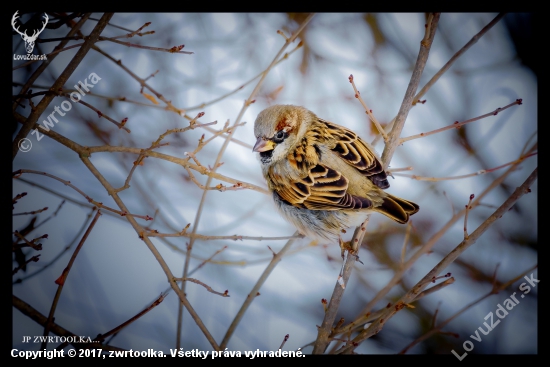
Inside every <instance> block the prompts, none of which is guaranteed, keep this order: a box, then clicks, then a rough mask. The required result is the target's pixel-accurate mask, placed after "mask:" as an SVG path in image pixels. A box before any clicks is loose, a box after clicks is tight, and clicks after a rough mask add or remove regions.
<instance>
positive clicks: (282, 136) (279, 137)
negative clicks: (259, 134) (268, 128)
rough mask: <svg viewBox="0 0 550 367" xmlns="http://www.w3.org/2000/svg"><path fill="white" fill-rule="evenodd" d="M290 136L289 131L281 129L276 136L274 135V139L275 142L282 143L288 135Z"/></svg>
mask: <svg viewBox="0 0 550 367" xmlns="http://www.w3.org/2000/svg"><path fill="white" fill-rule="evenodd" d="M287 136H288V134H287V133H285V132H284V130H279V131H277V133H276V134H275V136H273V139H272V140H273V141H274V142H275V143H281V142H282V141H283V140H285V139H286V137H287Z"/></svg>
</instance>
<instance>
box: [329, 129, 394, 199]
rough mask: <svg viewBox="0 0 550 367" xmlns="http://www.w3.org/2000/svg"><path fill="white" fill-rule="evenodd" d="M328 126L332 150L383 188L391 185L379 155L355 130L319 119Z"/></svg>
mask: <svg viewBox="0 0 550 367" xmlns="http://www.w3.org/2000/svg"><path fill="white" fill-rule="evenodd" d="M319 122H321V123H322V124H324V125H325V126H326V133H327V135H329V136H331V139H330V140H331V141H332V142H333V143H334V147H332V148H331V149H332V151H334V152H335V153H337V154H338V155H339V156H340V157H341V158H342V159H343V160H344V161H345V162H346V163H348V164H349V165H350V166H353V167H355V168H356V169H357V170H358V171H359V172H361V173H362V174H363V175H365V176H366V177H367V178H368V179H370V180H371V181H372V182H373V183H374V184H375V185H376V186H378V187H379V188H381V189H387V188H388V187H390V183H389V182H388V180H387V175H386V172H385V171H384V167H383V166H382V163H381V162H380V161H379V160H378V157H377V156H376V155H375V154H374V152H373V150H372V148H370V147H369V145H368V144H367V143H365V142H364V141H363V140H362V139H361V138H360V137H358V136H357V134H355V133H354V132H353V131H351V130H349V129H347V128H345V127H343V126H340V125H336V124H334V123H332V122H329V121H325V120H322V119H319Z"/></svg>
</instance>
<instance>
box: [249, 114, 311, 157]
mask: <svg viewBox="0 0 550 367" xmlns="http://www.w3.org/2000/svg"><path fill="white" fill-rule="evenodd" d="M311 115H313V114H312V113H311V112H310V111H308V110H307V109H305V108H303V107H300V106H293V105H275V106H271V107H268V108H266V109H265V110H263V111H262V112H260V113H259V114H258V117H257V118H256V121H255V122H254V135H255V136H256V139H257V140H256V144H255V145H254V148H253V149H252V150H253V151H254V152H258V153H259V155H260V161H261V162H262V164H266V165H270V164H273V163H274V162H277V161H279V160H281V159H284V158H285V157H286V156H287V155H288V152H290V151H291V149H292V148H294V147H295V146H296V143H297V142H298V141H300V139H301V138H302V137H303V136H304V135H305V132H306V131H307V129H308V122H309V121H311V119H312V116H311Z"/></svg>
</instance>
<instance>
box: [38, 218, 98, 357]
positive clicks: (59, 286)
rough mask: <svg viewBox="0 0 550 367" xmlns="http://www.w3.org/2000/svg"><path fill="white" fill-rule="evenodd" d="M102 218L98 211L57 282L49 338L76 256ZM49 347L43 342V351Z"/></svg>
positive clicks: (46, 329) (46, 332) (45, 331)
mask: <svg viewBox="0 0 550 367" xmlns="http://www.w3.org/2000/svg"><path fill="white" fill-rule="evenodd" d="M100 216H101V212H100V211H99V210H98V211H97V212H96V214H95V216H94V219H93V220H92V222H91V223H90V225H89V226H88V229H86V232H85V233H84V236H82V239H81V240H80V243H79V244H78V246H76V248H75V250H74V252H73V254H72V256H71V259H70V260H69V263H68V264H67V266H66V267H65V269H64V270H63V273H62V274H61V276H60V277H59V278H57V280H56V281H55V284H57V291H56V293H55V296H54V298H53V301H52V306H51V307H50V314H49V315H48V321H47V323H46V326H45V327H44V336H48V335H49V334H50V327H51V323H52V321H53V315H54V314H55V309H56V308H57V302H58V301H59V297H61V291H62V290H63V286H64V285H65V281H66V280H67V276H68V275H69V272H70V271H71V268H72V266H73V263H74V261H75V259H76V256H77V255H78V253H79V252H80V249H81V248H82V246H83V245H84V242H86V239H87V238H88V236H89V235H90V232H92V229H93V228H94V226H95V224H96V222H97V220H98V219H99V217H100ZM47 345H48V338H45V339H44V341H43V342H42V346H41V349H44V348H46V346H47Z"/></svg>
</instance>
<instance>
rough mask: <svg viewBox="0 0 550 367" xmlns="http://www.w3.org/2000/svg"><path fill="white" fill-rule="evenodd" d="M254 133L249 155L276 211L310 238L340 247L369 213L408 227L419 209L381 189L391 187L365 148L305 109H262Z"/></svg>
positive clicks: (348, 133)
mask: <svg viewBox="0 0 550 367" xmlns="http://www.w3.org/2000/svg"><path fill="white" fill-rule="evenodd" d="M254 134H255V135H256V138H257V140H256V144H255V145H254V148H253V151H254V152H257V153H258V156H259V160H260V162H261V166H262V172H263V175H264V177H265V179H266V181H267V185H268V187H269V189H270V190H271V191H272V192H273V199H274V200H275V205H276V207H277V209H278V210H279V212H280V213H281V214H282V215H283V217H284V218H285V219H286V220H287V221H289V222H290V223H292V224H293V225H294V226H295V227H296V228H297V229H298V231H299V232H301V233H302V234H305V235H307V236H308V237H311V238H316V239H321V240H325V241H326V240H328V241H340V245H342V242H341V239H340V234H341V232H342V230H343V229H346V228H349V227H352V226H358V225H360V224H361V223H362V222H363V221H364V220H365V219H366V216H367V214H369V212H372V211H375V212H379V213H382V214H384V215H386V216H388V217H390V218H391V219H393V220H395V221H396V222H399V223H406V222H407V221H408V220H409V216H411V215H413V214H415V213H416V212H418V210H419V207H418V205H417V204H415V203H413V202H411V201H408V200H405V199H401V198H398V197H396V196H393V195H391V194H389V193H387V192H385V191H384V190H383V189H387V188H388V187H389V186H390V184H389V182H388V180H387V176H386V172H385V171H384V168H383V166H382V163H381V162H380V159H379V158H378V157H377V155H376V153H375V152H374V149H373V148H372V147H371V146H370V145H369V144H368V143H366V142H365V141H363V140H362V139H361V138H359V137H358V136H357V134H355V133H354V132H353V131H351V130H349V129H347V128H345V127H343V126H340V125H336V124H334V123H332V122H329V121H326V120H323V119H321V118H319V117H317V116H316V115H315V114H314V113H313V112H311V111H309V110H307V109H306V108H304V107H300V106H293V105H275V106H271V107H268V108H266V109H265V110H263V111H262V112H260V113H259V115H258V117H257V118H256V122H255V123H254Z"/></svg>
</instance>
